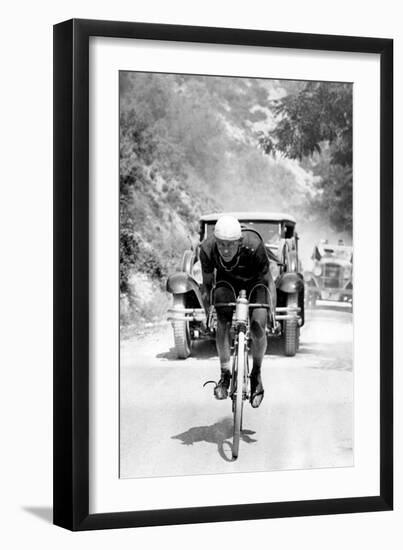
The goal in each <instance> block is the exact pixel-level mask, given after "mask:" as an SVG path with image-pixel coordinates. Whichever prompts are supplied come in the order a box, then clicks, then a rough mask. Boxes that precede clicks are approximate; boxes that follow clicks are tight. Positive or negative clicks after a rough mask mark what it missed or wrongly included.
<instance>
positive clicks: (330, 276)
mask: <svg viewBox="0 0 403 550" xmlns="http://www.w3.org/2000/svg"><path fill="white" fill-rule="evenodd" d="M311 260H312V264H313V265H312V269H311V270H310V271H305V272H304V279H305V298H306V304H307V305H308V306H312V307H314V306H315V305H316V302H317V300H330V301H337V302H350V303H351V304H352V302H353V278H352V277H353V248H352V246H346V245H345V244H344V242H343V241H341V240H340V241H339V242H338V244H329V243H328V242H327V241H326V240H323V241H321V242H320V243H319V244H317V245H315V247H314V249H313V252H312V256H311Z"/></svg>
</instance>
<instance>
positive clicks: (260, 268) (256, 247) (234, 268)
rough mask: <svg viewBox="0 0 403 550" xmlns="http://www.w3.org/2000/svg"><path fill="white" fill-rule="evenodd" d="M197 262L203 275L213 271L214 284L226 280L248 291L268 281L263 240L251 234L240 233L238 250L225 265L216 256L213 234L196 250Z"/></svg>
mask: <svg viewBox="0 0 403 550" xmlns="http://www.w3.org/2000/svg"><path fill="white" fill-rule="evenodd" d="M200 262H201V265H202V270H203V272H204V273H213V272H214V269H216V270H217V274H216V281H222V280H224V281H228V282H229V283H231V284H232V285H233V286H235V287H237V288H245V287H246V288H250V287H251V286H253V285H255V284H257V283H260V282H263V283H265V284H267V283H268V281H269V279H270V270H269V260H268V258H267V253H266V249H265V246H264V244H263V241H262V240H261V239H260V237H259V236H258V235H256V233H255V232H254V231H250V230H247V229H244V230H242V242H241V249H240V251H239V253H238V255H237V256H235V258H234V259H233V260H232V261H231V262H230V263H228V264H227V263H225V262H224V261H223V259H222V258H221V256H220V255H219V253H218V249H217V245H216V239H215V237H214V235H211V236H210V237H208V238H207V239H206V240H205V241H204V242H203V243H202V244H201V247H200Z"/></svg>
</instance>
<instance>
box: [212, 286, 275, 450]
mask: <svg viewBox="0 0 403 550" xmlns="http://www.w3.org/2000/svg"><path fill="white" fill-rule="evenodd" d="M214 307H215V308H221V307H227V308H228V307H232V308H234V309H235V311H234V314H233V320H232V328H233V329H234V341H233V344H232V346H231V352H232V353H231V357H232V376H231V387H230V397H231V399H232V412H233V415H234V433H233V444H232V456H233V458H234V459H236V458H238V452H239V442H240V437H241V432H242V416H243V415H242V413H243V402H244V401H245V400H246V399H248V400H249V398H250V374H249V348H250V333H249V310H250V309H252V308H265V309H269V308H270V306H269V305H268V304H261V303H250V302H249V300H248V299H247V298H246V291H245V290H241V291H240V293H239V296H238V298H237V300H236V302H221V303H217V304H215V306H214Z"/></svg>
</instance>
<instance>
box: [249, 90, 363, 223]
mask: <svg viewBox="0 0 403 550" xmlns="http://www.w3.org/2000/svg"><path fill="white" fill-rule="evenodd" d="M270 105H271V109H272V112H273V115H274V119H275V126H274V128H273V129H272V130H270V131H269V132H267V133H265V134H261V135H260V140H259V141H260V145H261V147H262V148H263V150H264V151H265V153H267V154H272V155H274V156H275V155H277V154H282V155H284V156H285V157H288V158H291V159H298V160H299V161H301V163H302V165H303V166H304V167H306V168H308V167H309V169H311V170H312V171H313V173H314V175H316V176H319V179H318V181H317V184H316V186H317V191H318V192H317V196H316V198H315V201H314V207H315V209H317V211H318V212H320V213H324V214H326V216H327V218H328V221H329V223H330V224H331V225H332V226H333V228H334V229H336V230H338V231H351V229H352V120H353V117H352V87H351V84H345V83H327V82H307V83H306V84H305V85H304V86H303V87H302V88H300V89H298V88H297V89H296V90H295V91H293V93H290V94H289V95H286V96H284V97H282V98H281V99H277V100H273V101H271V102H270Z"/></svg>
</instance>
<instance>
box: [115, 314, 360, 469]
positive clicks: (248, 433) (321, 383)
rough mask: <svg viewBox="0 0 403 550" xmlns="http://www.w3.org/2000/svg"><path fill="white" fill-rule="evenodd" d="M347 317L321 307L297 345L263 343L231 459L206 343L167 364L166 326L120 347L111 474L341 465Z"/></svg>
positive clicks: (348, 430) (227, 407)
mask: <svg viewBox="0 0 403 550" xmlns="http://www.w3.org/2000/svg"><path fill="white" fill-rule="evenodd" d="M352 338H353V326H352V314H351V310H350V308H348V307H344V308H343V307H336V306H332V305H330V304H329V305H327V306H324V305H322V307H319V308H317V309H315V310H310V311H308V312H307V322H306V325H305V327H304V328H303V329H302V330H301V347H300V351H299V352H298V354H297V355H296V356H295V357H291V358H289V357H285V356H284V355H283V353H282V349H281V347H280V345H279V343H278V342H274V341H272V342H271V345H270V347H269V349H268V352H267V354H266V356H265V359H264V362H263V377H264V378H263V380H264V385H265V398H264V400H263V402H262V405H261V406H260V408H259V409H252V408H251V407H250V405H249V404H246V406H245V414H244V431H243V435H242V440H241V444H240V454H239V458H238V460H236V461H233V460H232V458H231V449H230V445H229V443H228V442H229V441H231V437H232V416H231V402H230V400H229V399H227V400H225V401H217V400H215V399H214V398H213V392H212V388H213V386H212V385H209V386H207V387H206V388H203V383H204V382H205V381H206V380H217V378H218V377H219V363H218V358H217V354H216V351H215V345H214V342H198V343H197V345H196V346H195V349H194V353H193V356H192V357H190V358H189V359H186V360H185V361H182V360H178V359H176V357H175V352H174V349H173V337H172V329H171V326H170V325H169V324H168V323H167V324H166V325H163V326H159V327H157V328H156V329H154V331H152V332H150V333H148V334H145V335H143V336H133V337H132V338H130V339H128V340H122V344H121V366H120V375H121V386H120V387H121V395H120V403H121V409H120V422H121V429H120V464H121V471H120V475H121V477H123V478H130V477H149V476H165V475H166V476H168V475H169V476H174V475H191V474H209V473H225V472H247V471H269V470H285V469H305V468H321V467H343V466H351V465H352V463H353V449H352V447H353V445H352V428H353V411H352V402H353V373H352Z"/></svg>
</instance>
